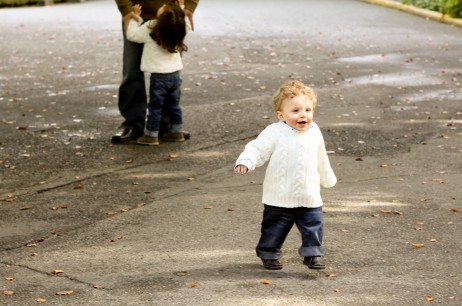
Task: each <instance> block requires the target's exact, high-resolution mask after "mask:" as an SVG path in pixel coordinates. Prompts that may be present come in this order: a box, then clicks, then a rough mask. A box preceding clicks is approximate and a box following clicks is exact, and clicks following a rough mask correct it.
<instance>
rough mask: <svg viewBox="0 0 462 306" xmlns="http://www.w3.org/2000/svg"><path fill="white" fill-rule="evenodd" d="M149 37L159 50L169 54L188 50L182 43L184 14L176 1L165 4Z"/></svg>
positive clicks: (184, 25) (184, 23) (184, 32)
mask: <svg viewBox="0 0 462 306" xmlns="http://www.w3.org/2000/svg"><path fill="white" fill-rule="evenodd" d="M149 35H150V36H151V38H152V39H154V41H155V42H156V43H157V44H158V45H159V46H160V47H161V48H163V49H165V50H167V51H168V52H170V53H175V52H182V51H187V50H188V47H187V46H186V45H185V44H184V42H183V40H184V38H185V36H186V20H185V14H184V12H183V10H182V9H181V7H180V6H178V4H177V2H176V1H170V2H169V3H167V5H166V7H165V9H164V11H163V12H162V14H161V15H160V16H159V17H158V18H157V22H156V24H155V25H154V26H153V27H152V28H151V33H150V34H149Z"/></svg>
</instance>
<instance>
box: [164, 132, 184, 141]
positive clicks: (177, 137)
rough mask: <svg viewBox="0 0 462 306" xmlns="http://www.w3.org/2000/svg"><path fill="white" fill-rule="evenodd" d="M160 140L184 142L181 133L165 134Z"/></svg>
mask: <svg viewBox="0 0 462 306" xmlns="http://www.w3.org/2000/svg"><path fill="white" fill-rule="evenodd" d="M162 140H164V141H171V142H182V141H184V140H185V138H184V134H183V133H171V132H167V133H165V135H164V136H163V137H162Z"/></svg>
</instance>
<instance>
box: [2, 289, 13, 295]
mask: <svg viewBox="0 0 462 306" xmlns="http://www.w3.org/2000/svg"><path fill="white" fill-rule="evenodd" d="M2 294H3V295H15V294H16V292H14V291H11V290H5V291H2Z"/></svg>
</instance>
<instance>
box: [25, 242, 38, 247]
mask: <svg viewBox="0 0 462 306" xmlns="http://www.w3.org/2000/svg"><path fill="white" fill-rule="evenodd" d="M36 246H37V244H36V243H28V244H26V247H28V248H33V247H36Z"/></svg>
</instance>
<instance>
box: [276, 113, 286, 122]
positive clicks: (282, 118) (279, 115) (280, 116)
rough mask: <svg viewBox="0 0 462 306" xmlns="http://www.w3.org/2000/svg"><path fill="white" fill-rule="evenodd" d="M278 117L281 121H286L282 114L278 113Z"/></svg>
mask: <svg viewBox="0 0 462 306" xmlns="http://www.w3.org/2000/svg"><path fill="white" fill-rule="evenodd" d="M276 116H277V117H278V119H279V120H281V121H284V115H283V114H282V112H280V111H277V112H276Z"/></svg>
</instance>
